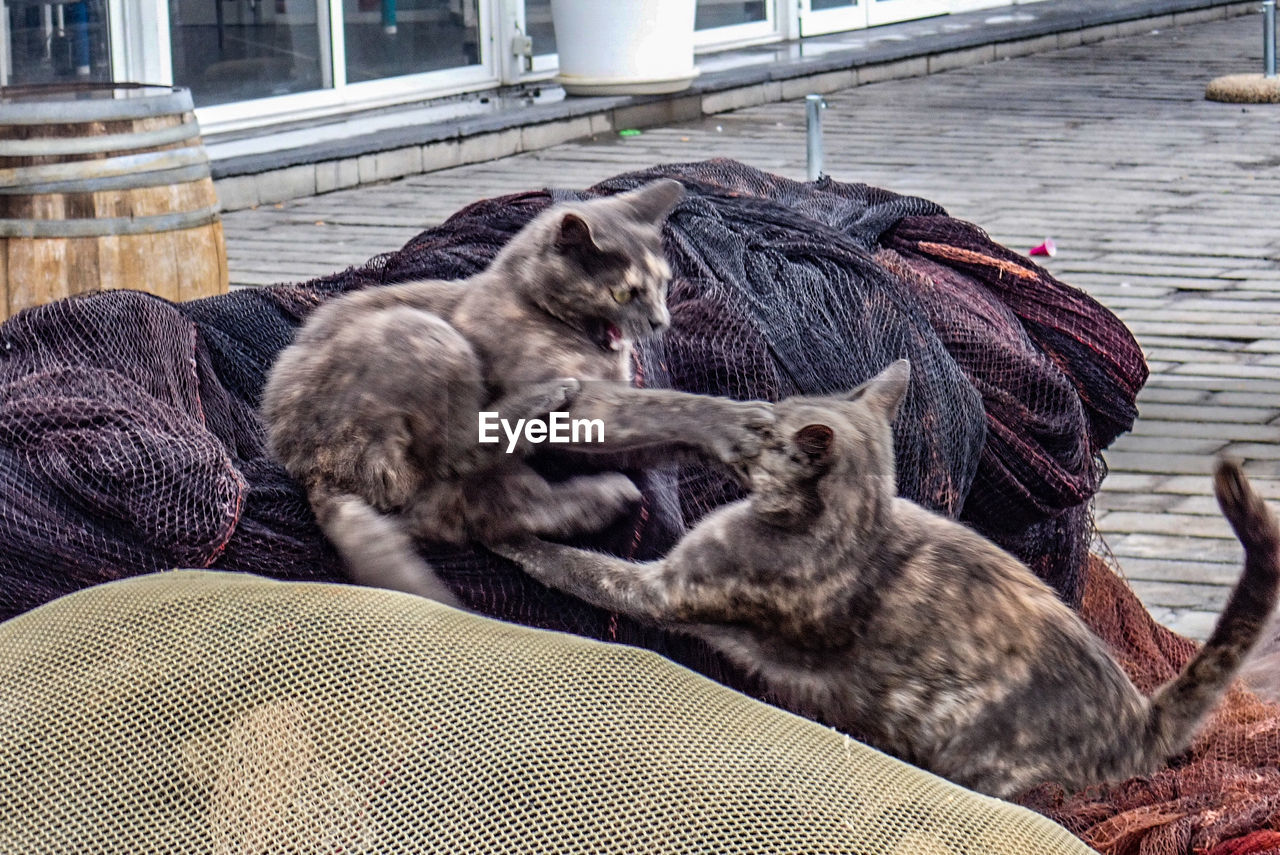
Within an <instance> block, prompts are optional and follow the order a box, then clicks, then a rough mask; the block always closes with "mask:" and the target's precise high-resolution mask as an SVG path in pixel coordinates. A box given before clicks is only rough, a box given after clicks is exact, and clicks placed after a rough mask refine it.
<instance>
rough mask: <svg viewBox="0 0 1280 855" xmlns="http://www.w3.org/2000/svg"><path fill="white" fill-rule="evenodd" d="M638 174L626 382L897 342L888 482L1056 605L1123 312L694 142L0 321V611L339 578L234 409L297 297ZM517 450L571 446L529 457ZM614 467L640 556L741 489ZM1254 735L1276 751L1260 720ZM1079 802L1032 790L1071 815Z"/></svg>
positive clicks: (688, 649) (1091, 473) (696, 379)
mask: <svg viewBox="0 0 1280 855" xmlns="http://www.w3.org/2000/svg"><path fill="white" fill-rule="evenodd" d="M660 175H666V176H673V177H677V178H680V179H681V180H682V181H683V182H684V183H685V184H686V186H687V188H688V190H689V194H688V197H687V198H686V199H685V200H684V201H683V202H682V203H681V204H680V206H679V207H678V208H677V210H676V211H675V213H674V214H673V215H672V217H671V219H670V222H669V224H668V226H667V229H666V235H665V236H666V246H667V251H668V255H669V257H670V259H671V261H672V266H673V268H674V270H675V276H676V278H675V282H674V284H673V287H672V290H671V295H670V304H671V311H672V318H673V327H672V329H671V330H670V331H669V333H668V334H667V335H666V336H665V337H664V338H663V339H662V340H661V341H658V342H653V343H646V344H645V345H644V346H643V347H641V348H640V349H639V351H638V353H637V361H636V374H637V382H638V383H639V384H641V385H646V386H654V387H659V386H670V387H674V388H680V389H687V390H691V391H697V392H705V393H712V394H720V395H729V396H732V397H738V398H765V399H770V400H776V399H778V398H780V397H784V396H786V395H790V394H793V393H800V392H804V393H822V392H837V391H843V390H845V389H848V388H850V387H852V386H854V385H856V384H857V383H858V382H861V381H862V380H865V379H866V378H868V377H870V376H872V375H873V374H875V373H876V372H877V371H879V370H880V369H881V368H883V367H884V366H885V365H887V364H888V363H889V362H891V361H892V360H894V359H896V358H898V357H902V356H905V357H908V358H909V359H910V360H911V362H912V365H913V377H912V386H911V391H910V394H909V396H908V398H907V401H906V403H905V408H904V412H903V415H902V417H901V418H900V420H899V424H898V429H897V438H896V444H897V447H896V452H897V456H898V471H899V481H900V484H899V486H900V490H901V492H902V494H903V495H905V496H907V497H909V498H911V499H914V500H915V501H917V502H920V503H921V504H923V505H925V506H927V507H930V508H933V509H935V510H938V511H939V512H942V513H945V514H948V515H951V516H953V517H958V518H960V519H963V520H964V521H966V522H967V523H968V524H970V525H972V526H974V527H975V528H976V529H978V530H979V531H981V532H983V533H984V534H986V535H987V536H989V537H991V538H993V539H995V540H997V541H998V542H1000V543H1001V544H1003V545H1005V546H1006V547H1007V548H1009V549H1010V550H1011V551H1013V552H1014V553H1015V554H1017V555H1018V556H1019V557H1020V558H1022V559H1023V560H1024V561H1026V562H1027V563H1028V564H1029V565H1030V566H1031V567H1032V568H1033V569H1034V570H1035V571H1036V572H1037V573H1038V574H1039V575H1040V576H1041V577H1042V578H1044V579H1045V580H1046V581H1048V582H1049V583H1050V584H1052V585H1053V586H1054V587H1055V588H1056V589H1057V590H1058V591H1059V593H1060V594H1061V595H1062V596H1063V598H1064V599H1065V600H1067V601H1068V602H1070V603H1072V604H1074V605H1079V604H1080V602H1081V597H1082V596H1084V595H1085V594H1086V591H1087V589H1086V585H1085V582H1086V571H1087V569H1088V567H1089V562H1088V558H1087V553H1086V547H1087V544H1088V541H1089V537H1090V522H1089V515H1088V502H1089V500H1090V498H1091V497H1092V496H1093V495H1094V493H1095V492H1096V490H1097V488H1098V485H1099V482H1100V481H1101V478H1102V475H1103V469H1102V466H1101V463H1100V459H1099V456H1098V454H1099V452H1100V450H1101V449H1102V448H1104V447H1105V446H1106V445H1107V444H1108V443H1109V442H1111V440H1112V439H1114V437H1115V436H1116V435H1118V434H1119V433H1120V432H1122V431H1124V430H1126V429H1127V428H1128V427H1129V426H1130V425H1131V423H1132V421H1133V419H1134V417H1135V415H1136V410H1135V406H1134V398H1135V396H1136V394H1137V391H1138V389H1139V388H1140V387H1141V385H1142V383H1143V382H1144V380H1145V378H1146V368H1145V364H1144V363H1143V360H1142V356H1141V352H1140V350H1139V349H1138V347H1137V345H1136V343H1135V342H1134V340H1133V338H1132V336H1131V335H1130V334H1129V333H1128V331H1127V330H1126V329H1125V328H1124V326H1123V325H1122V324H1121V323H1120V322H1119V321H1118V320H1117V319H1116V318H1115V317H1114V316H1113V315H1112V314H1111V313H1109V312H1108V311H1107V310H1106V309H1104V308H1103V307H1101V306H1100V305H1098V304H1097V303H1096V302H1094V301H1093V300H1091V299H1089V298H1088V297H1087V296H1085V295H1084V294H1082V293H1081V292H1079V291H1077V290H1075V289H1072V288H1069V287H1068V286H1065V285H1063V284H1062V283H1059V282H1057V281H1056V280H1055V279H1053V277H1052V276H1050V275H1049V274H1048V273H1046V272H1045V271H1043V270H1041V269H1040V268H1038V267H1036V266H1035V265H1034V264H1031V263H1030V262H1029V261H1027V260H1026V259H1025V258H1022V257H1020V256H1018V255H1016V254H1014V253H1012V252H1010V251H1008V250H1007V249H1005V248H1003V247H1001V246H999V245H997V244H995V243H994V242H992V241H991V240H990V239H989V238H988V237H987V236H986V235H985V234H984V233H983V232H982V231H981V230H979V229H977V228H976V227H974V226H972V225H969V224H967V223H963V222H960V221H957V220H954V219H952V218H950V217H948V216H947V215H946V214H945V212H944V211H943V210H942V209H941V208H939V207H938V206H936V205H934V204H933V203H931V202H928V201H926V200H923V199H917V198H911V197H903V196H899V195H896V194H893V193H890V192H888V191H885V190H879V189H876V188H872V187H868V186H866V185H859V184H841V183H837V182H834V181H830V180H826V179H824V180H822V181H819V182H815V183H807V184H806V183H799V182H794V181H789V180H786V179H783V178H779V177H777V176H773V175H769V174H767V173H763V172H759V171H757V170H754V169H750V168H749V167H746V166H743V165H742V164H738V163H735V162H732V161H710V162H705V163H694V164H685V165H676V166H665V167H660V168H655V169H652V170H648V171H646V172H641V173H631V174H627V175H621V176H617V177H615V178H612V179H609V180H608V181H605V182H602V183H601V184H599V185H597V186H596V187H593V188H591V189H589V190H587V191H583V192H580V193H575V192H565V191H557V192H548V191H534V192H528V193H521V194H517V195H512V196H506V197H502V198H499V199H490V200H483V201H480V202H476V203H474V204H472V205H470V206H468V207H466V208H464V209H463V210H461V211H459V212H458V213H457V214H455V215H454V216H453V217H452V218H450V219H449V220H448V221H447V222H446V223H444V224H442V225H440V226H438V227H436V228H432V229H429V230H427V231H426V232H423V233H422V234H421V235H419V236H418V237H416V238H414V239H413V240H412V241H410V242H409V243H408V244H407V245H406V246H405V247H404V248H402V249H401V250H399V251H398V252H393V253H389V254H386V255H382V256H379V257H377V258H375V259H373V260H371V261H370V262H369V263H367V264H365V265H363V266H361V267H357V268H352V269H350V270H347V271H344V272H342V273H339V274H335V275H333V276H329V277H324V278H321V279H317V280H314V281H312V282H308V283H304V284H300V285H281V286H275V287H270V288H262V289H255V290H252V291H241V292H236V293H233V294H230V295H226V296H222V297H214V298H209V299H205V300H199V301H194V302H190V303H185V304H180V305H175V304H172V303H169V302H166V301H164V300H161V299H159V298H156V297H151V296H147V295H145V294H141V293H135V292H116V293H109V294H103V295H95V296H88V297H80V298H73V299H70V300H64V301H61V302H59V303H55V304H52V305H49V306H44V307H39V308H37V309H33V310H30V311H28V312H25V313H22V314H20V315H19V316H17V317H15V318H13V319H11V320H10V321H8V322H7V323H5V324H4V325H3V326H0V585H2V588H0V591H2V592H3V593H2V594H0V617H4V616H9V615H13V614H17V613H19V612H22V611H25V610H27V609H30V608H32V607H34V606H36V605H39V604H41V603H44V602H47V601H48V600H50V599H53V598H54V597H56V596H58V595H60V594H63V593H67V592H70V591H73V590H76V589H79V588H82V587H85V586H87V585H91V584H94V583H97V582H102V581H107V580H110V579H115V578H120V577H124V576H131V575H136V574H140V573H144V572H149V571H152V570H157V569H162V568H168V567H173V566H186V567H212V568H217V569H225V570H240V571H247V572H253V573H258V574H262V575H266V576H271V577H276V578H286V579H331V580H340V579H341V578H342V575H341V569H340V566H339V564H338V562H337V560H336V557H335V556H334V554H333V552H332V550H331V549H330V548H329V546H328V545H327V544H326V542H325V541H324V539H323V537H322V536H321V535H320V532H319V531H318V529H317V528H316V526H315V524H314V521H313V519H312V517H311V514H310V511H309V509H308V507H307V504H306V501H305V499H304V497H303V495H302V493H301V491H300V490H299V489H298V487H297V486H296V485H295V484H294V483H293V482H292V481H291V480H290V479H289V478H288V476H287V475H286V474H285V473H284V471H283V470H282V469H281V467H280V466H279V465H278V464H276V463H275V462H274V461H273V460H271V459H270V458H269V457H268V456H267V454H266V452H265V449H264V442H263V431H262V426H261V423H260V422H259V420H258V417H257V414H256V406H257V404H258V400H259V395H260V393H261V389H262V384H263V381H264V379H265V376H266V373H267V371H268V369H269V367H270V365H271V362H272V360H273V359H274V358H275V356H276V354H277V353H278V352H279V351H280V350H281V349H282V348H283V347H284V346H285V345H287V344H288V343H289V341H290V340H291V338H292V336H293V334H294V332H295V330H296V328H297V326H298V325H299V324H300V323H301V321H302V320H303V319H304V318H305V317H306V315H307V314H308V312H310V311H311V310H312V309H313V308H314V307H315V306H316V305H318V304H319V303H320V302H322V301H323V300H325V299H327V298H329V297H331V296H332V295H334V294H337V293H341V292H345V291H348V290H353V289H358V288H364V287H373V286H377V285H380V284H384V283H388V282H395V281H404V280H407V279H413V278H424V277H432V278H451V279H456V278H462V277H466V276H468V275H470V274H472V273H475V272H477V271H479V270H481V269H483V268H484V267H485V266H486V265H487V264H488V263H489V261H490V260H491V259H492V257H493V256H494V255H495V254H496V253H497V251H498V250H499V249H500V248H501V246H502V245H503V244H504V243H505V242H506V241H507V240H508V239H509V238H510V237H511V236H512V235H513V234H514V233H515V232H516V231H518V230H519V229H520V227H521V226H522V225H523V224H524V223H526V222H528V220H529V219H530V218H532V217H533V216H534V215H536V214H537V213H538V212H539V211H541V210H542V209H543V208H545V207H546V206H547V205H550V204H552V203H553V202H554V201H556V200H558V199H563V198H587V197H590V196H593V195H599V194H609V193H615V192H618V191H621V190H625V189H629V188H631V187H634V186H637V185H639V184H641V183H644V182H645V181H648V180H650V179H652V178H655V177H657V176H660ZM539 465H541V466H544V467H546V469H547V471H548V472H565V471H578V470H581V469H582V468H584V467H585V466H586V465H587V464H585V463H584V462H583V461H582V460H580V459H577V458H571V457H565V456H561V457H550V456H547V457H544V458H543V459H540V461H539ZM635 476H636V477H637V479H638V480H639V482H640V483H641V485H642V487H643V489H644V494H645V499H644V503H643V504H642V506H641V507H640V508H638V509H637V510H636V512H635V513H634V515H633V516H632V517H631V518H630V519H627V520H623V521H621V522H620V523H619V524H617V525H615V526H614V527H613V528H611V529H610V530H609V531H606V532H603V533H601V534H600V535H598V536H597V537H594V538H591V539H590V544H591V545H593V546H596V547H598V548H604V549H609V550H612V551H614V552H617V553H618V554H623V555H629V556H634V557H638V558H647V557H653V556H657V555H660V554H662V553H664V552H666V551H667V550H668V549H669V548H670V547H671V545H672V544H673V543H674V541H675V540H676V539H677V538H678V537H679V536H680V534H681V533H682V532H683V531H685V530H687V528H688V527H689V526H690V525H692V524H694V523H695V522H696V521H697V519H698V518H699V517H701V516H702V515H703V514H705V513H706V512H707V511H708V510H710V509H711V508H713V507H715V506H717V505H719V504H722V503H724V502H726V501H729V500H732V499H735V498H737V497H738V496H739V495H740V494H739V492H738V490H737V488H736V487H735V486H734V485H733V484H731V483H730V481H729V480H728V479H726V478H725V477H724V476H723V474H722V473H720V472H719V471H718V470H717V469H716V468H714V467H712V466H710V465H687V466H682V467H680V468H673V469H669V470H661V469H660V470H651V471H647V472H643V473H635ZM423 552H424V554H425V555H426V556H427V557H428V559H429V560H431V561H432V562H433V563H434V564H435V565H436V566H437V567H438V568H440V570H441V573H442V575H443V576H444V578H445V579H446V580H447V581H448V582H449V583H450V585H451V586H452V587H453V588H454V589H455V590H457V591H458V593H459V595H460V596H461V597H462V598H463V599H464V600H465V601H466V602H467V603H468V604H469V605H470V606H471V607H473V608H475V609H476V610H478V611H481V612H484V613H487V614H491V615H494V616H497V617H501V618H504V619H507V620H512V621H517V622H520V623H525V624H529V625H534V626H540V627H548V628H554V629H562V630H568V631H571V632H575V633H579V634H583V635H587V636H591V637H595V638H605V639H613V640H619V641H624V642H629V643H634V644H640V645H644V646H647V647H651V648H654V649H656V650H658V651H660V652H662V653H665V654H666V655H668V656H671V657H672V658H674V659H676V660H677V661H680V662H683V663H685V664H687V665H690V666H692V667H694V668H697V669H699V670H702V671H703V672H705V673H707V674H709V675H710V676H712V677H714V678H716V679H719V680H721V681H723V682H726V683H728V684H729V685H732V686H735V687H738V688H741V689H744V690H746V691H748V692H753V693H756V694H759V692H758V691H757V689H758V687H756V686H754V685H752V683H751V681H750V680H749V679H748V678H747V677H746V676H745V675H743V674H741V673H737V672H735V671H734V670H732V669H731V668H729V667H728V666H727V665H726V664H725V663H724V662H722V661H720V660H719V659H718V658H717V657H715V656H714V655H713V654H711V653H710V652H709V651H708V650H707V649H706V648H705V647H704V646H702V645H701V644H700V643H698V642H695V641H693V640H692V639H689V638H687V637H684V636H676V635H670V634H667V633H664V632H661V631H658V630H654V629H652V628H646V627H643V626H640V625H637V624H634V623H632V622H630V621H628V620H625V619H621V618H618V617H617V616H615V615H611V614H607V613H604V612H601V611H598V610H595V609H592V608H590V607H588V606H586V605H584V604H582V603H581V602H578V601H576V600H573V599H571V598H568V597H565V596H563V595H561V594H558V593H556V592H554V591H549V590H547V589H545V588H543V587H542V586H540V585H538V584H536V583H534V582H532V581H531V580H530V579H528V577H526V576H524V575H523V574H522V573H520V572H518V571H517V570H516V569H515V568H514V567H512V566H511V565H509V564H507V563H505V562H502V561H500V560H498V559H496V558H494V557H492V556H490V555H489V554H488V553H485V552H483V551H480V550H472V549H444V548H439V547H432V546H431V545H429V544H428V545H424V547H423ZM1089 578H1090V579H1092V578H1093V577H1092V576H1090V577H1089ZM1117 591H1118V593H1115V595H1114V596H1116V597H1118V596H1121V595H1122V594H1123V595H1124V596H1129V597H1131V595H1129V594H1128V592H1127V589H1125V588H1124V587H1123V585H1120V586H1119V588H1118V589H1117ZM1134 603H1136V601H1134ZM1139 608H1140V607H1139ZM1095 625H1096V624H1095ZM1105 634H1106V633H1105V632H1104V635H1105ZM1147 655H1148V653H1147V652H1145V651H1143V652H1141V656H1147ZM1141 656H1139V657H1138V659H1136V660H1135V662H1137V664H1138V666H1139V670H1140V668H1141V667H1147V663H1146V660H1144V659H1142V658H1141ZM1131 664H1132V663H1131ZM1270 721H1273V722H1274V721H1275V717H1274V716H1273V717H1272V718H1271V719H1270ZM1269 745H1270V747H1271V748H1272V749H1277V750H1272V751H1271V754H1270V755H1268V756H1270V757H1271V758H1272V760H1273V765H1274V760H1275V759H1277V758H1280V737H1277V738H1275V739H1273V740H1272V742H1271V743H1269ZM1074 804H1076V802H1070V803H1068V802H1066V801H1064V800H1062V799H1059V800H1058V802H1054V803H1052V805H1050V804H1049V803H1048V802H1046V803H1045V804H1044V805H1041V807H1042V809H1044V810H1046V811H1050V812H1051V813H1052V811H1054V810H1057V811H1058V813H1056V814H1052V815H1055V816H1058V817H1060V818H1061V819H1062V820H1063V821H1064V822H1066V823H1067V824H1068V826H1069V827H1071V828H1073V829H1075V830H1079V829H1082V828H1084V826H1082V825H1080V823H1079V822H1077V821H1075V820H1069V817H1068V811H1069V810H1070V809H1072V808H1071V805H1074ZM1063 805H1066V807H1062V806H1063ZM1085 812H1086V813H1088V815H1089V816H1099V815H1101V812H1104V808H1101V807H1098V806H1097V805H1094V804H1093V803H1089V805H1088V807H1087V810H1086V811H1085ZM1117 851H1119V850H1117ZM1125 851H1129V850H1125ZM1132 851H1138V850H1136V849H1135V850H1132ZM1153 851H1157V850H1153ZM1248 851H1253V850H1248Z"/></svg>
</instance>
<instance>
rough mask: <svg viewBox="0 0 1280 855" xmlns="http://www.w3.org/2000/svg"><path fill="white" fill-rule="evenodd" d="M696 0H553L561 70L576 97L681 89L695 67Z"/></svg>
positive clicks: (561, 78)
mask: <svg viewBox="0 0 1280 855" xmlns="http://www.w3.org/2000/svg"><path fill="white" fill-rule="evenodd" d="M694 11H695V0H551V17H552V20H553V22H554V24H555V28H556V49H557V51H558V52H559V54H560V73H559V74H558V75H556V82H557V83H559V84H560V85H561V86H563V87H564V88H565V91H566V92H569V93H571V94H574V95H655V94H660V93H664V92H679V91H680V90H681V89H685V88H687V87H688V86H689V84H690V83H691V82H692V81H693V78H694V77H696V76H697V75H698V70H697V69H696V68H694V66H693V16H694Z"/></svg>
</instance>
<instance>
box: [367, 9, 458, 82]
mask: <svg viewBox="0 0 1280 855" xmlns="http://www.w3.org/2000/svg"><path fill="white" fill-rule="evenodd" d="M342 29H343V44H344V47H345V64H346V68H345V70H346V82H347V83H349V84H350V83H363V82H366V81H369V80H382V79H385V78H388V77H402V76H404V75H408V74H420V73H423V72H428V71H442V70H445V69H455V68H456V69H461V68H469V67H474V66H479V65H480V54H481V50H480V2H479V0H343V4H342Z"/></svg>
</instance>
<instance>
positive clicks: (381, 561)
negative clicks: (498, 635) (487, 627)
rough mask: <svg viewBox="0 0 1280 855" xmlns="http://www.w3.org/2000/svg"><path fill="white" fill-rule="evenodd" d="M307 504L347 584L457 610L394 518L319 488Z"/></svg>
mask: <svg viewBox="0 0 1280 855" xmlns="http://www.w3.org/2000/svg"><path fill="white" fill-rule="evenodd" d="M309 498H310V499H311V507H312V509H313V510H314V511H315V514H316V521H317V522H318V523H319V524H320V528H321V530H322V531H324V533H325V536H326V537H328V538H329V540H330V542H332V543H333V545H334V547H335V548H336V549H337V550H338V554H339V555H340V556H342V560H343V562H344V563H345V564H346V568H347V575H348V577H349V578H350V579H351V581H353V582H355V583H356V584H357V585H366V586H368V587H371V588H388V589H390V590H393V591H403V592H405V593H407V594H417V595H418V596H420V597H427V598H429V599H432V600H435V601H436V602H439V603H444V604H445V605H449V606H454V607H455V608H462V605H461V603H459V602H458V599H457V597H455V596H454V594H453V592H452V591H450V590H449V589H448V587H446V586H445V584H444V582H442V581H440V577H439V576H437V575H436V573H435V571H434V570H432V569H431V565H430V564H428V563H427V562H426V561H424V560H423V559H422V558H421V556H419V555H418V550H417V547H416V546H415V544H414V542H413V538H411V537H410V536H409V535H408V534H407V533H406V532H405V530H404V529H403V527H401V525H400V523H399V522H398V521H397V520H396V519H395V518H394V517H390V516H387V515H386V514H383V513H381V512H379V511H378V510H377V509H376V508H374V507H373V506H372V505H370V504H369V503H368V502H366V501H365V500H364V499H362V498H360V497H359V496H356V495H354V494H352V493H346V492H343V491H341V490H336V489H333V488H330V487H328V486H324V485H320V486H316V487H314V488H312V490H311V491H310V496H309Z"/></svg>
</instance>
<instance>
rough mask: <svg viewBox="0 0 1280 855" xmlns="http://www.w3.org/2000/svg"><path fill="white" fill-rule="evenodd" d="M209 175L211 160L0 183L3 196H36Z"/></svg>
mask: <svg viewBox="0 0 1280 855" xmlns="http://www.w3.org/2000/svg"><path fill="white" fill-rule="evenodd" d="M209 175H210V172H209V164H208V163H196V164H192V165H191V166H180V167H178V168H176V169H161V170H157V171H155V172H134V173H130V174H127V175H108V176H102V177H98V178H86V179H84V180H80V181H48V182H45V183H43V184H26V185H23V186H21V187H0V196H34V195H36V194H38V193H100V192H104V191H108V190H137V189H139V188H142V187H167V186H169V185H170V184H185V183H187V182H191V181H200V180H201V179H204V178H208V177H209Z"/></svg>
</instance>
